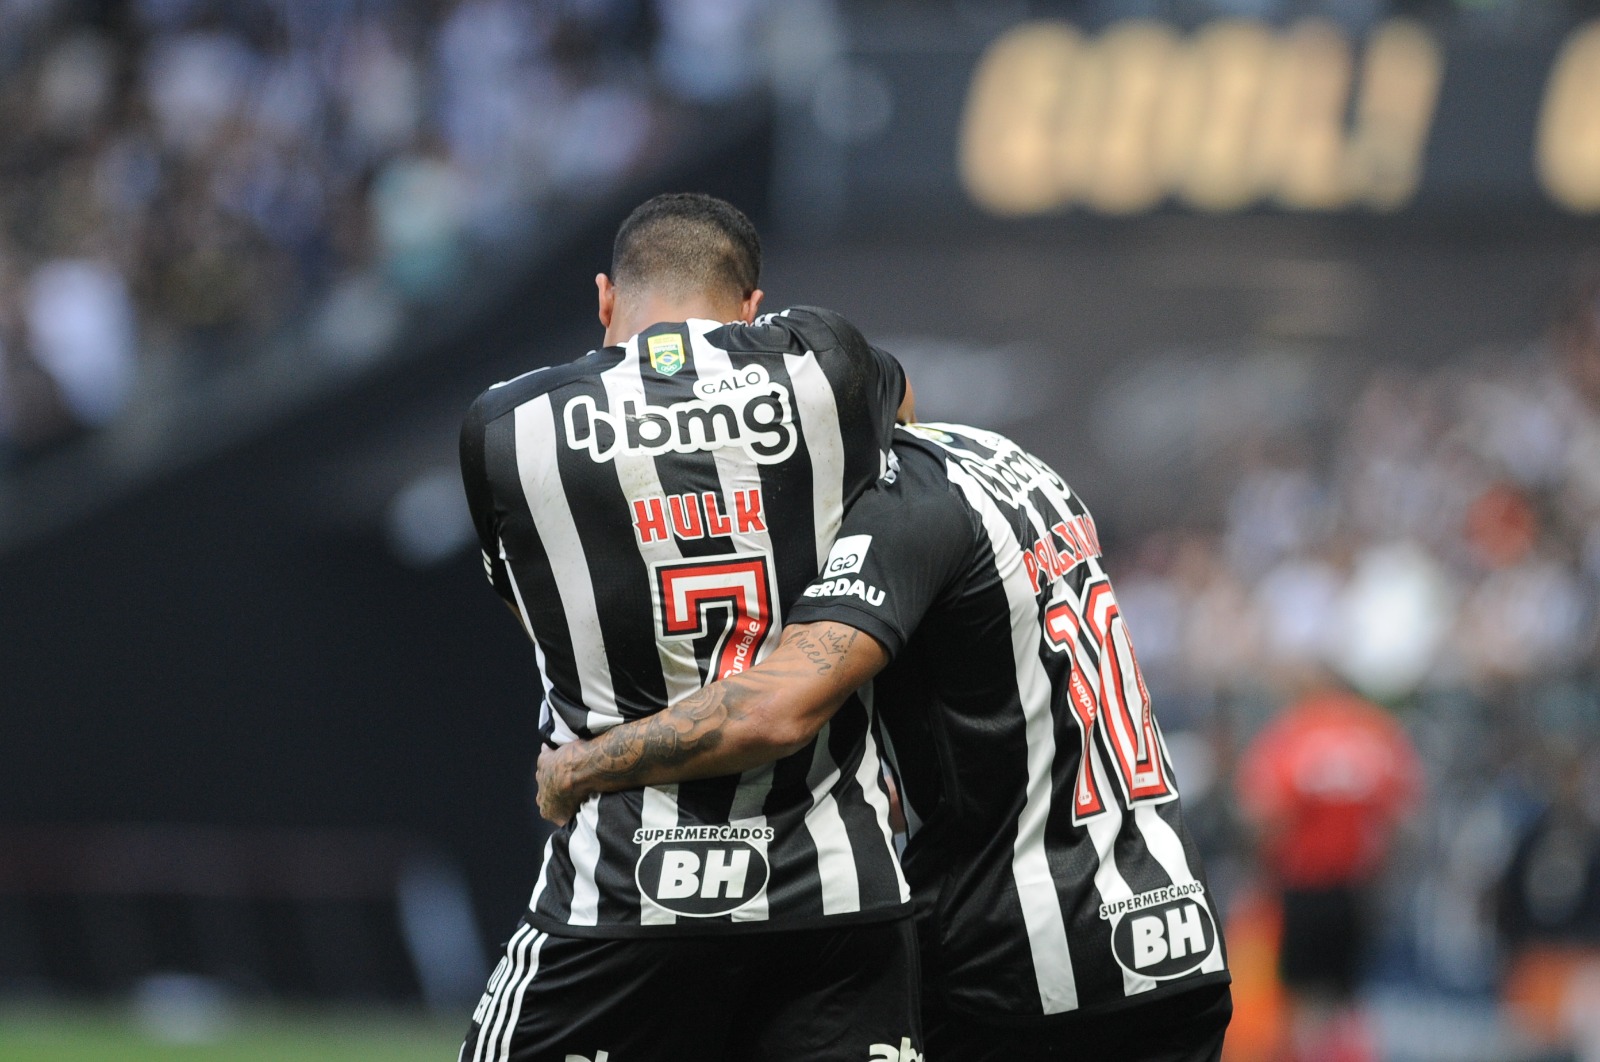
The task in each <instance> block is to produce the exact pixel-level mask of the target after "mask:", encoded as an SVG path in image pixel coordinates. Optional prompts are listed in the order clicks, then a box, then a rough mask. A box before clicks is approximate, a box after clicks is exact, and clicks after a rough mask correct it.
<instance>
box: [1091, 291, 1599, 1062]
mask: <svg viewBox="0 0 1600 1062" xmlns="http://www.w3.org/2000/svg"><path fill="white" fill-rule="evenodd" d="M1231 478H1232V482H1233V484H1234V485H1233V488H1232V493H1231V496H1230V498H1229V499H1228V502H1227V505H1226V509H1225V511H1226V516H1225V518H1224V520H1223V522H1222V526H1221V528H1220V529H1219V530H1217V531H1216V532H1215V533H1202V532H1172V531H1164V532H1160V533H1157V534H1155V535H1152V536H1150V537H1148V538H1147V539H1146V540H1145V541H1144V542H1143V544H1142V547H1141V548H1140V549H1139V550H1138V551H1136V555H1135V557H1134V559H1133V563H1132V564H1131V565H1127V566H1126V570H1118V572H1117V578H1118V586H1119V590H1118V596H1119V598H1121V600H1122V602H1123V605H1124V608H1125V611H1126V613H1127V615H1128V616H1129V617H1130V624H1131V625H1132V630H1133V634H1134V638H1135V642H1136V644H1137V646H1138V651H1139V656H1140V661H1141V664H1142V665H1143V667H1144V669H1145V673H1146V676H1147V678H1148V680H1149V685H1150V687H1151V693H1152V697H1153V699H1154V700H1155V702H1156V704H1158V705H1159V706H1160V711H1161V713H1162V720H1163V726H1165V727H1167V728H1168V734H1169V735H1170V739H1171V743H1172V744H1173V746H1174V752H1175V755H1176V756H1177V757H1178V758H1179V761H1180V763H1179V778H1180V780H1182V781H1183V784H1184V787H1185V797H1186V802H1187V803H1189V804H1190V805H1191V814H1192V815H1193V816H1194V817H1195V818H1196V820H1197V821H1198V822H1199V823H1200V833H1201V836H1202V839H1203V840H1202V844H1203V847H1206V848H1207V849H1208V851H1209V857H1210V862H1211V863H1212V871H1213V880H1214V884H1215V885H1216V886H1217V887H1218V889H1219V891H1221V892H1223V893H1225V894H1230V893H1231V894H1232V895H1233V896H1236V897H1237V896H1245V897H1248V896H1249V895H1250V894H1251V893H1252V891H1253V888H1254V885H1253V883H1255V884H1259V883H1260V882H1261V881H1262V880H1263V878H1265V879H1266V880H1268V881H1270V880H1271V879H1272V878H1273V877H1274V876H1276V874H1277V872H1276V871H1274V870H1273V869H1272V868H1271V867H1270V866H1264V865H1262V864H1261V863H1260V862H1259V861H1258V860H1257V858H1256V856H1253V855H1252V848H1253V846H1254V841H1253V839H1252V836H1251V832H1252V831H1251V826H1252V825H1255V826H1257V827H1259V826H1260V824H1259V823H1255V824H1252V823H1248V822H1245V821H1241V811H1240V808H1241V807H1245V808H1248V805H1249V803H1250V801H1249V800H1248V799H1247V798H1248V797H1249V794H1248V793H1245V792H1241V791H1238V790H1236V789H1235V787H1234V777H1235V774H1236V769H1237V765H1238V763H1239V757H1240V750H1241V749H1244V748H1245V747H1246V746H1247V745H1249V744H1250V742H1251V740H1252V738H1253V736H1254V735H1256V734H1259V733H1262V732H1264V731H1265V730H1266V729H1267V728H1268V727H1269V724H1272V721H1273V720H1274V719H1277V720H1282V719H1283V718H1284V715H1283V713H1284V712H1285V711H1287V710H1289V709H1291V708H1293V707H1294V706H1296V705H1304V704H1307V703H1311V702H1315V701H1316V700H1317V698H1319V697H1325V696H1326V695H1327V694H1326V691H1328V690H1332V689H1338V690H1347V691H1351V692H1353V693H1355V694H1357V695H1359V696H1361V697H1363V698H1364V699H1366V700H1367V701H1368V702H1370V703H1374V704H1378V705H1382V706H1384V707H1385V708H1387V709H1389V710H1390V711H1392V712H1393V713H1394V715H1395V717H1396V718H1398V719H1399V720H1400V722H1401V723H1402V724H1403V726H1404V728H1405V730H1406V731H1407V732H1408V733H1409V735H1410V738H1411V740H1412V741H1413V742H1414V743H1415V745H1416V747H1417V750H1418V752H1419V753H1420V766H1421V769H1422V772H1423V773H1424V775H1425V777H1424V778H1420V779H1417V780H1416V781H1417V783H1418V788H1419V789H1420V790H1421V791H1422V792H1423V793H1424V794H1425V795H1424V799H1423V802H1422V804H1421V806H1420V808H1419V809H1418V814H1417V816H1416V818H1415V819H1414V821H1413V822H1412V823H1411V826H1410V831H1409V834H1408V835H1407V836H1406V837H1405V838H1403V839H1402V840H1401V841H1400V842H1399V843H1398V847H1397V849H1396V851H1395V858H1394V859H1393V861H1392V863H1391V865H1390V866H1389V868H1388V872H1389V874H1390V886H1389V888H1388V890H1387V892H1386V893H1385V897H1386V898H1385V900H1384V902H1385V903H1386V904H1387V905H1388V908H1387V914H1388V917H1386V918H1385V919H1383V920H1382V925H1383V927H1384V928H1383V931H1382V935H1383V936H1384V937H1385V938H1386V939H1385V941H1384V943H1383V945H1382V946H1381V947H1380V948H1378V949H1376V950H1377V951H1378V952H1381V958H1377V957H1375V956H1374V955H1368V956H1366V958H1365V960H1364V963H1376V966H1369V967H1367V973H1368V974H1373V973H1376V974H1378V975H1380V976H1388V977H1390V978H1391V979H1392V980H1394V981H1398V982H1399V983H1404V984H1408V985H1412V986H1425V987H1428V988H1431V989H1433V990H1440V991H1445V992H1464V993H1488V992H1500V993H1502V994H1503V995H1505V996H1506V998H1507V999H1508V1000H1510V1001H1511V1002H1512V1003H1513V1004H1515V1005H1516V1006H1515V1007H1514V1010H1515V1009H1517V1008H1520V1013H1521V1018H1522V1019H1524V1020H1522V1023H1521V1028H1522V1031H1523V1032H1526V1033H1528V1034H1529V1035H1532V1036H1535V1037H1536V1038H1537V1039H1539V1040H1540V1041H1542V1042H1545V1043H1554V1044H1562V1043H1564V1044H1567V1045H1569V1046H1570V1045H1572V1044H1573V1043H1575V1042H1576V1043H1578V1044H1579V1046H1580V1047H1581V1048H1582V1050H1580V1052H1579V1057H1582V1058H1585V1059H1588V1058H1596V1057H1600V1024H1597V1023H1596V1022H1594V1021H1593V1020H1590V1021H1589V1022H1588V1027H1587V1028H1583V1027H1578V1026H1575V1025H1574V1018H1573V1016H1574V1015H1575V1014H1583V1013H1588V1014H1593V1013H1595V1012H1596V1011H1595V1007H1596V1005H1600V637H1597V634H1600V272H1596V271H1592V270H1591V271H1584V272H1580V273H1578V274H1575V276H1574V279H1573V280H1572V282H1571V283H1570V286H1569V287H1568V288H1567V290H1566V291H1565V292H1564V293H1563V294H1562V295H1561V296H1560V298H1559V300H1558V301H1557V305H1556V310H1555V313H1554V315H1553V319H1552V322H1551V325H1550V328H1549V331H1548V334H1547V336H1546V337H1545V338H1544V339H1543V340H1541V341H1539V342H1537V343H1535V344H1533V345H1532V346H1530V347H1529V348H1528V349H1526V350H1523V351H1499V352H1482V353H1480V354H1476V355H1472V354H1468V355H1465V356H1463V357H1462V358H1461V359H1459V360H1457V361H1454V362H1452V363H1450V364H1448V365H1446V366H1444V367H1442V368H1438V369H1435V370H1432V371H1414V370H1404V369H1383V370H1379V371H1377V372H1376V373H1374V374H1373V375H1371V376H1370V377H1369V378H1368V379H1367V380H1366V382H1365V383H1364V384H1363V385H1362V386H1361V388H1360V391H1359V396H1358V399H1357V401H1356V402H1355V404H1354V407H1353V408H1352V409H1351V410H1350V411H1349V413H1348V415H1347V416H1345V417H1344V418H1343V419H1342V421H1341V422H1340V423H1339V425H1338V426H1337V428H1336V430H1335V431H1334V433H1333V437H1332V438H1324V437H1321V436H1318V435H1315V434H1314V433H1310V432H1307V433H1304V434H1298V433H1291V434H1290V435H1289V436H1288V437H1284V438H1276V439H1272V440H1270V441H1269V442H1265V443H1260V444H1258V445H1257V446H1256V452H1255V453H1254V454H1253V455H1252V457H1251V458H1250V459H1249V460H1247V461H1245V462H1243V463H1242V465H1241V467H1240V468H1239V469H1238V470H1237V471H1236V472H1235V473H1234V474H1233V475H1232V477H1231ZM1319 691H1320V692H1319ZM1281 726H1282V723H1281V722H1279V723H1277V724H1273V729H1278V728H1281ZM1335 781H1336V782H1338V785H1339V786H1346V785H1347V784H1348V783H1350V782H1352V779H1350V778H1344V779H1336V780H1335ZM1336 788H1337V786H1336ZM1348 795H1349V794H1345V796H1348ZM1242 798H1246V799H1242ZM1340 799H1344V797H1343V796H1342V797H1341V798H1340ZM1352 799H1353V798H1352ZM1378 818H1381V816H1375V818H1374V821H1375V822H1376V821H1377V819H1378ZM1329 843H1335V842H1332V841H1330V842H1329ZM1280 884H1281V883H1280ZM1552 955H1554V956H1556V958H1552ZM1586 1040H1587V1041H1590V1042H1589V1043H1588V1047H1583V1043H1584V1042H1585V1041H1586ZM1263 1057H1266V1056H1263Z"/></svg>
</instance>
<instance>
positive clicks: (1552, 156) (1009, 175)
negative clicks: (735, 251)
mask: <svg viewBox="0 0 1600 1062" xmlns="http://www.w3.org/2000/svg"><path fill="white" fill-rule="evenodd" d="M837 74H838V76H837V77H836V78H835V79H834V80H832V81H831V82H830V83H829V84H828V85H827V86H826V87H824V88H823V89H820V90H819V91H818V93H817V94H816V95H815V96H813V97H812V98H810V99H808V100H806V101H805V102H804V104H803V105H802V106H797V107H791V108H790V109H789V111H788V117H789V121H788V123H787V126H786V128H787V131H788V134H789V135H788V136H787V137H786V141H787V143H788V144H789V145H790V148H789V150H788V151H787V152H786V157H783V162H782V164H783V165H785V166H787V167H789V168H790V169H789V173H790V176H789V178H788V179H787V184H786V185H784V186H780V194H781V193H783V192H785V191H787V192H789V193H791V198H797V199H799V200H800V201H801V202H802V203H803V204H804V205H805V206H809V208H810V210H811V212H812V213H818V214H831V215H833V216H836V217H837V216H876V215H880V214H882V213H884V212H888V213H890V214H898V213H902V212H905V211H916V212H926V211H929V210H933V211H938V212H959V213H971V214H976V215H993V216H998V217H1041V216H1051V215H1059V214H1064V213H1073V212H1082V213H1087V214H1092V215H1103V216H1129V215H1141V214H1147V213H1150V212H1155V211H1171V210H1179V211H1194V212H1203V213H1217V214H1228V213H1235V212H1242V211H1267V212H1290V213H1309V214H1330V213H1335V214H1336V213H1367V214H1391V213H1399V212H1428V211H1437V210H1448V209H1456V208H1462V207H1469V208H1503V207H1512V208H1532V209H1534V210H1538V211H1544V212H1550V213H1552V214H1554V215H1556V216H1559V215H1560V214H1570V215H1592V214H1600V20H1596V21H1592V22H1588V23H1585V24H1580V25H1576V26H1574V27H1572V28H1570V29H1567V30H1565V31H1562V32H1555V31H1550V32H1546V33H1540V34H1536V35H1532V36H1530V35H1527V34H1522V35H1517V36H1508V37H1495V36H1492V35H1485V34H1481V33H1480V34H1475V35H1470V36H1468V35H1463V34H1454V35H1451V34H1447V33H1444V32H1442V31H1440V30H1438V29H1435V28H1430V27H1429V26H1427V25H1424V24H1422V23H1420V22H1416V21H1412V20H1409V19H1403V18H1395V19H1389V20H1386V21H1381V22H1378V23H1376V24H1375V25H1373V26H1372V27H1371V28H1369V29H1367V30H1364V31H1361V32H1352V31H1349V30H1346V29H1343V28H1341V27H1340V26H1338V25H1336V24H1335V23H1333V22H1329V21H1325V20H1320V19H1308V20H1302V21H1298V22H1294V23H1289V24H1283V25H1272V24H1268V23H1266V22H1260V21H1253V20H1249V19H1222V20H1217V21H1211V22H1206V23H1202V24H1200V25H1198V26H1193V27H1180V26H1176V25H1173V24H1169V23H1166V22H1161V21H1154V20H1146V19H1133V20H1124V21H1114V22H1111V23H1109V24H1106V25H1104V26H1102V27H1099V28H1094V29H1088V28H1084V27H1082V26H1078V25H1074V24H1072V23H1069V22H1065V21H1059V20H1049V19H1044V20H1032V21H1024V22H1019V23H1016V24H1014V25H1011V26H1009V27H1005V28H1002V29H998V30H996V31H994V32H990V33H974V32H971V31H970V29H968V30H967V31H965V32H960V31H956V30H955V29H952V31H951V32H949V33H947V34H941V33H938V32H929V31H927V30H926V29H924V31H923V32H921V33H919V34H918V35H916V36H915V38H912V37H909V36H908V37H904V38H902V37H900V36H898V35H897V34H896V33H894V32H892V31H889V32H884V31H882V30H881V28H878V29H875V30H874V31H872V32H857V33H855V34H854V35H853V38H852V45H851V48H850V55H849V58H848V59H847V60H846V61H845V63H844V64H843V65H842V67H841V69H840V70H839V71H837ZM797 145H807V150H801V149H800V148H799V147H798V146H797Z"/></svg>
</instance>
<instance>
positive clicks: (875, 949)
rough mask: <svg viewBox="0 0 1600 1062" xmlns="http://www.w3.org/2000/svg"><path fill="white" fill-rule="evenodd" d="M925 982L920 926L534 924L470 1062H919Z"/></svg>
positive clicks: (487, 1009)
mask: <svg viewBox="0 0 1600 1062" xmlns="http://www.w3.org/2000/svg"><path fill="white" fill-rule="evenodd" d="M918 974H919V970H918V963H917V948H916V936H915V932H914V930H913V928H912V923H911V921H910V920H909V919H902V920H899V921H894V922H874V923H868V924H865V925H853V926H846V927H841V928H838V929H808V930H792V931H776V932H770V933H748V934H738V935H723V936H706V937H670V938H651V937H631V938H628V939H625V940H596V939H591V938H584V939H577V938H573V937H553V936H551V935H549V934H548V933H544V932H541V931H539V930H536V929H534V928H533V927H532V926H530V925H529V924H528V923H527V921H526V920H524V921H523V923H522V925H521V926H519V927H518V929H517V932H516V934H515V935H514V936H513V937H512V938H511V941H510V943H508V944H507V945H506V954H505V956H504V957H503V958H502V959H501V961H500V965H499V966H497V967H496V968H495V971H494V974H493V975H492V976H491V977H490V978H489V987H488V990H487V991H485V992H484V995H483V999H482V1000H480V1001H479V1003H478V1007H477V1010H476V1011H474V1013H473V1016H472V1027H471V1028H470V1029H469V1030H468V1031H467V1039H466V1042H465V1043H464V1044H463V1045H462V1047H461V1055H460V1062H571V1060H572V1059H574V1058H576V1059H581V1060H584V1062H601V1059H602V1058H603V1059H604V1060H605V1062H656V1060H659V1062H682V1060H687V1059H694V1060H696V1062H700V1060H706V1062H715V1060H717V1059H728V1060H729V1062H735V1060H737V1062H749V1060H751V1059H762V1060H763V1062H768V1060H771V1062H778V1060H783V1059H796V1060H799V1059H806V1060H813V1059H814V1060H817V1062H829V1060H835V1059H836V1060H838V1062H868V1060H869V1059H895V1060H897V1062H898V1060H900V1059H903V1058H913V1057H916V1058H920V1057H921V1051H922V1036H921V1014H920V1007H919V1001H918Z"/></svg>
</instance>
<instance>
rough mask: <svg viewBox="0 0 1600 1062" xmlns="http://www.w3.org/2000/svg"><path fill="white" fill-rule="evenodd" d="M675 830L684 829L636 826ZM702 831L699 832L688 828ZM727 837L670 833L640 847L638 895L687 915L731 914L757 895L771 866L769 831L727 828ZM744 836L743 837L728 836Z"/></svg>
mask: <svg viewBox="0 0 1600 1062" xmlns="http://www.w3.org/2000/svg"><path fill="white" fill-rule="evenodd" d="M638 832H639V834H668V835H671V834H678V833H688V832H691V831H688V830H650V831H646V830H640V831H638ZM694 832H703V831H694ZM726 832H727V833H729V834H731V835H733V836H730V837H727V838H717V839H714V840H713V839H698V838H693V837H692V836H691V837H688V838H684V837H672V838H670V839H665V840H659V841H656V842H655V843H653V844H651V845H650V847H648V848H646V849H645V850H644V852H643V853H641V854H640V856H639V862H638V865H637V866H636V867H635V868H634V881H635V882H636V883H637V884H638V886H639V893H640V895H642V896H644V897H645V898H646V899H648V900H649V901H650V902H651V903H654V904H655V905H656V906H657V907H660V908H662V909H663V910H667V911H671V912H672V913H673V914H677V915H683V916H685V917H687V918H713V917H715V916H717V915H725V914H731V913H732V912H734V911H737V910H738V909H739V908H741V907H743V906H745V905H746V904H748V903H750V902H751V901H752V900H754V899H755V898H756V897H758V896H760V895H762V894H763V893H764V892H765V891H766V888H767V879H768V877H770V875H771V870H770V868H769V867H768V865H767V856H766V852H765V851H764V849H765V847H766V846H765V842H766V841H768V840H770V839H771V837H770V834H771V831H770V830H767V829H759V830H738V829H728V830H727V831H726ZM739 834H748V835H749V840H743V839H734V838H735V837H736V836H737V835H739Z"/></svg>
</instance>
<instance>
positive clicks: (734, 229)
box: [611, 192, 761, 298]
mask: <svg viewBox="0 0 1600 1062" xmlns="http://www.w3.org/2000/svg"><path fill="white" fill-rule="evenodd" d="M611 279H612V280H613V281H615V282H616V284H617V286H618V287H619V288H627V287H633V286H637V287H641V288H650V289H654V290H657V291H661V292H665V293H668V294H672V295H679V296H682V295H689V294H693V293H695V292H700V291H707V290H717V289H722V290H728V291H735V292H737V293H738V295H739V297H740V298H747V297H748V296H749V295H750V293H751V292H752V291H754V290H756V286H757V285H758V284H759V283H760V280H761V237H759V236H757V235H756V227H755V226H754V225H752V224H750V219H749V218H747V217H745V216H744V214H743V213H742V212H741V211H740V210H739V208H738V207H736V206H734V205H733V204H732V203H729V202H727V201H726V200H723V199H718V198H717V197H716V196H710V195H704V194H702V193H699V192H669V193H667V194H665V195H658V196H656V197H655V198H653V199H648V200H646V201H645V202H643V203H641V204H640V205H639V206H638V207H637V208H635V209H634V211H633V213H631V214H629V215H628V217H627V218H626V220H624V221H623V223H622V226H621V227H620V228H618V229H617V240H616V243H615V244H614V245H613V246H612V249H611Z"/></svg>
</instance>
